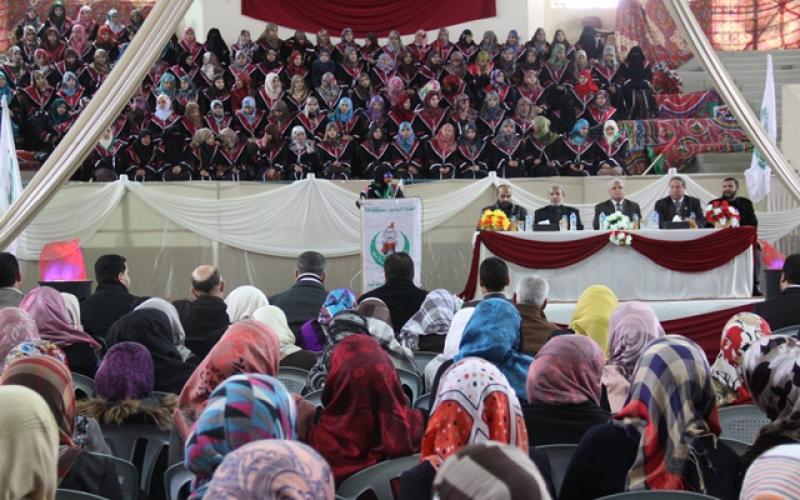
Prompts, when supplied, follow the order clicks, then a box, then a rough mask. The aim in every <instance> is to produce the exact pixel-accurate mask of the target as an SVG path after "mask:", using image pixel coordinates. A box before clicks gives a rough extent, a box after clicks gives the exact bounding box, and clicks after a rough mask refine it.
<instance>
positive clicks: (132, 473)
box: [91, 453, 139, 500]
mask: <svg viewBox="0 0 800 500" xmlns="http://www.w3.org/2000/svg"><path fill="white" fill-rule="evenodd" d="M91 454H92V455H94V456H98V457H103V458H105V459H106V460H108V461H109V462H112V463H113V464H114V469H116V471H117V479H119V487H120V490H121V491H122V500H137V498H139V471H137V470H136V466H135V465H133V464H132V463H131V462H129V461H127V460H124V459H122V458H119V457H114V456H111V455H104V454H102V453H91Z"/></svg>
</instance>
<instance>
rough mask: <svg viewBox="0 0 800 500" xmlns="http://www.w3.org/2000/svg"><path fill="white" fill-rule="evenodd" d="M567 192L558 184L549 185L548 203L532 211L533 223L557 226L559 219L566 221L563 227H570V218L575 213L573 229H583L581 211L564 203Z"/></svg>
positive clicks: (559, 222)
mask: <svg viewBox="0 0 800 500" xmlns="http://www.w3.org/2000/svg"><path fill="white" fill-rule="evenodd" d="M566 198H567V192H566V191H565V190H564V188H563V187H561V186H559V185H553V186H550V204H549V205H547V206H546V207H542V208H540V209H538V210H536V211H535V212H534V213H533V223H534V224H542V223H544V224H551V225H556V226H558V225H559V224H561V221H566V224H564V228H565V229H572V226H571V223H570V218H571V217H572V215H575V221H576V222H575V229H578V230H583V224H581V213H580V212H579V211H578V209H577V208H574V207H568V206H567V205H564V200H565V199H566Z"/></svg>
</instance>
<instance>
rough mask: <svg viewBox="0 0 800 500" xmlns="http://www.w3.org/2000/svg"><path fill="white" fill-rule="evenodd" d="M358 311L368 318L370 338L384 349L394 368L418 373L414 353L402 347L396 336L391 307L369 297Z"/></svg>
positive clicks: (362, 302) (375, 298)
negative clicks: (390, 311)
mask: <svg viewBox="0 0 800 500" xmlns="http://www.w3.org/2000/svg"><path fill="white" fill-rule="evenodd" d="M356 311H357V312H359V313H361V314H363V315H364V317H365V318H367V326H368V327H369V334H370V336H371V337H372V338H374V339H375V340H377V341H378V343H379V344H380V345H381V347H383V350H384V351H386V354H388V355H389V357H390V358H391V360H392V363H393V364H394V366H396V367H398V368H404V369H406V370H410V371H412V372H415V371H417V365H416V363H415V362H414V352H413V351H412V350H411V349H409V348H408V347H404V346H402V345H401V344H400V342H398V341H397V338H395V336H394V329H393V328H392V316H391V314H390V313H389V306H387V305H386V303H385V302H384V301H382V300H381V299H379V298H377V297H369V298H367V299H364V300H363V301H361V303H360V304H358V307H356Z"/></svg>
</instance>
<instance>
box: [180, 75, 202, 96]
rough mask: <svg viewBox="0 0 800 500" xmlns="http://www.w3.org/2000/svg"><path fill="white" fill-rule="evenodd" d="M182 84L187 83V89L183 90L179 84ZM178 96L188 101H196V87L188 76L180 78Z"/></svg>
mask: <svg viewBox="0 0 800 500" xmlns="http://www.w3.org/2000/svg"><path fill="white" fill-rule="evenodd" d="M182 82H189V88H188V89H186V90H184V89H183V88H182V87H181V85H180V83H182ZM178 84H179V85H178V95H179V96H181V97H184V98H186V99H189V100H190V101H192V100H196V99H197V85H195V84H194V81H193V80H192V79H191V77H189V76H188V75H184V76H182V77H181V79H180V82H178Z"/></svg>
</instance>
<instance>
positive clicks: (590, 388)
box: [525, 335, 605, 405]
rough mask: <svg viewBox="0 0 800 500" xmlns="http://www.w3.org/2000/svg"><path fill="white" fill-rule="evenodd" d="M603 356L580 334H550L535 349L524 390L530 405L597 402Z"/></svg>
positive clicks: (598, 349)
mask: <svg viewBox="0 0 800 500" xmlns="http://www.w3.org/2000/svg"><path fill="white" fill-rule="evenodd" d="M604 365H605V356H603V351H601V350H600V347H599V346H598V345H597V344H596V343H595V342H593V341H592V340H590V339H589V338H587V337H583V336H581V335H560V336H558V337H555V338H552V339H550V340H549V341H547V343H545V344H544V346H542V348H541V349H540V350H539V352H538V353H536V361H534V362H533V363H532V364H531V367H530V369H529V370H528V380H527V383H526V386H525V387H526V390H527V393H528V402H529V403H530V404H531V405H580V404H586V403H593V404H595V405H599V404H600V377H601V375H602V374H603V366H604Z"/></svg>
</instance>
